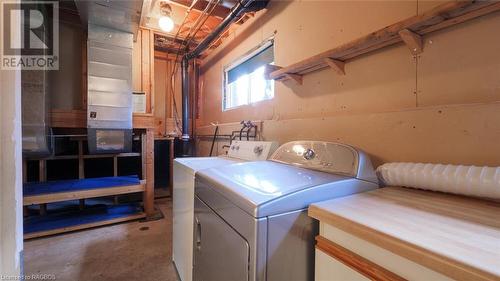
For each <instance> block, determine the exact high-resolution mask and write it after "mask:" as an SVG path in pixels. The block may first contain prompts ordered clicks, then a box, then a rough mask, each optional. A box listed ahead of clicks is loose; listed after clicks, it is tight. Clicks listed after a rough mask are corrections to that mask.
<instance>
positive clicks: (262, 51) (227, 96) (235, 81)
mask: <svg viewBox="0 0 500 281" xmlns="http://www.w3.org/2000/svg"><path fill="white" fill-rule="evenodd" d="M273 63H274V44H273V40H267V41H265V42H264V43H263V44H261V45H260V46H258V47H257V48H255V49H254V50H252V51H250V52H249V53H247V54H246V55H245V56H243V57H242V58H240V59H238V60H237V61H235V62H234V63H232V64H231V65H229V66H227V67H225V68H224V96H223V105H222V107H223V110H228V109H233V108H236V107H239V106H243V105H248V104H251V103H255V102H259V101H263V100H269V99H272V98H273V97H274V80H266V79H265V78H264V72H265V66H266V65H267V64H273Z"/></svg>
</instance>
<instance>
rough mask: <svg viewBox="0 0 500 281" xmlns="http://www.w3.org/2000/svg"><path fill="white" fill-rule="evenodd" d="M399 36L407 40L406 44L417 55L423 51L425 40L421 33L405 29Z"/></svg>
mask: <svg viewBox="0 0 500 281" xmlns="http://www.w3.org/2000/svg"><path fill="white" fill-rule="evenodd" d="M399 36H400V37H401V39H403V42H405V44H406V46H408V48H409V49H410V51H411V52H412V53H413V54H414V55H416V54H420V53H422V52H423V50H424V48H423V44H424V43H423V40H422V36H420V35H419V34H417V33H415V32H413V31H411V30H409V29H403V30H401V31H400V32H399Z"/></svg>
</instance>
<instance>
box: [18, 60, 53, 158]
mask: <svg viewBox="0 0 500 281" xmlns="http://www.w3.org/2000/svg"><path fill="white" fill-rule="evenodd" d="M21 80H22V83H21V87H22V124H23V126H22V127H23V128H22V130H23V155H24V156H32V157H40V156H47V155H50V154H51V153H52V145H51V144H52V141H51V140H52V136H51V135H52V134H51V133H50V128H49V108H50V104H49V91H48V80H47V71H45V70H23V71H22V79H21Z"/></svg>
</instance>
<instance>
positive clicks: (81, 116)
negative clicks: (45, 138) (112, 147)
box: [50, 109, 155, 129]
mask: <svg viewBox="0 0 500 281" xmlns="http://www.w3.org/2000/svg"><path fill="white" fill-rule="evenodd" d="M50 122H51V124H50V125H51V127H53V128H87V111H86V110H60V109H53V110H52V111H51V112H50ZM132 122H133V127H134V128H136V129H146V128H154V127H155V124H154V116H153V115H152V114H147V113H134V114H133V116H132Z"/></svg>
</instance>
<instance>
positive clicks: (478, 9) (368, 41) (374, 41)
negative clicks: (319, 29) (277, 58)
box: [270, 1, 500, 80]
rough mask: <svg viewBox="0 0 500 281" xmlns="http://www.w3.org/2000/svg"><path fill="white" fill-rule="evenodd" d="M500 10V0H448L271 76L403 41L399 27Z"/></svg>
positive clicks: (428, 26)
mask: <svg viewBox="0 0 500 281" xmlns="http://www.w3.org/2000/svg"><path fill="white" fill-rule="evenodd" d="M499 10H500V1H450V2H447V3H444V4H442V5H439V6H437V7H436V8H434V9H432V10H430V11H427V12H425V13H423V14H420V15H417V16H413V17H410V18H407V19H405V20H402V21H399V22H397V23H394V24H392V25H389V26H387V27H385V28H382V29H380V30H377V31H375V32H372V33H369V34H368V35H366V36H363V37H360V38H358V39H356V40H353V41H350V42H348V43H345V44H343V45H340V46H337V47H335V48H333V49H330V50H328V51H325V52H322V53H319V54H317V55H315V56H312V57H310V58H307V59H304V60H302V61H299V62H297V63H294V64H292V65H289V66H287V67H284V68H283V69H280V70H277V71H274V72H272V73H271V74H270V77H271V78H272V79H276V80H279V79H283V78H287V74H289V73H294V74H299V75H304V74H306V73H310V72H313V71H317V70H320V69H323V68H326V67H328V64H327V63H326V62H325V58H333V59H336V60H340V61H344V62H345V61H347V60H348V59H354V58H356V57H358V56H360V55H363V54H366V53H369V52H373V51H375V50H378V49H381V48H384V47H386V46H390V45H393V44H397V43H400V42H402V41H403V40H402V38H401V36H400V35H399V32H400V31H401V30H405V29H408V30H412V31H413V32H414V33H418V34H420V35H425V34H427V33H430V32H433V31H436V30H440V29H443V28H446V27H449V26H452V25H456V24H459V23H462V22H464V21H468V20H471V19H474V18H477V17H480V16H483V15H487V14H490V13H493V12H496V11H499Z"/></svg>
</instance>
